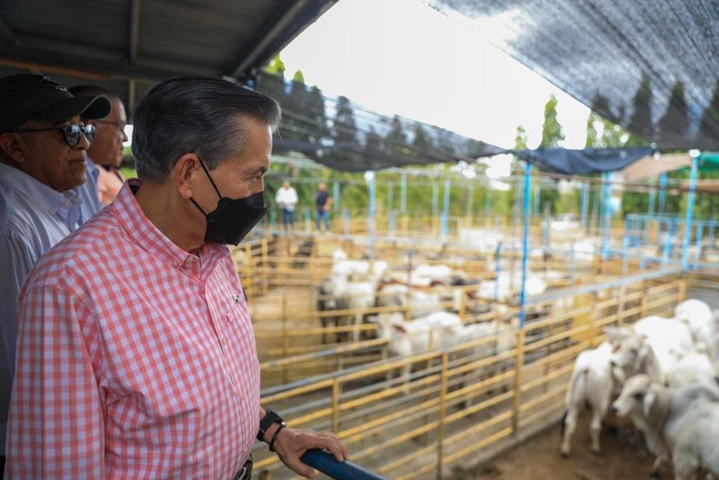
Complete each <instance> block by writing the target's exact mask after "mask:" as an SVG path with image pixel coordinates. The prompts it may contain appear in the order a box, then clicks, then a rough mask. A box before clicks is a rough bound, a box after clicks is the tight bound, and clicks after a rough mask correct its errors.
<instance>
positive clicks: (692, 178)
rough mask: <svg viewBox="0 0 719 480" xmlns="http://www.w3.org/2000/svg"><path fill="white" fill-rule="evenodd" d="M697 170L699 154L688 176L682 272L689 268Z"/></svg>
mask: <svg viewBox="0 0 719 480" xmlns="http://www.w3.org/2000/svg"><path fill="white" fill-rule="evenodd" d="M698 170H699V153H697V154H696V155H694V156H693V157H692V170H691V173H690V175H689V197H688V198H687V219H686V223H685V225H684V248H683V249H682V270H684V271H686V270H687V269H688V267H689V240H690V239H691V236H692V220H693V218H694V197H695V195H696V189H697V172H698Z"/></svg>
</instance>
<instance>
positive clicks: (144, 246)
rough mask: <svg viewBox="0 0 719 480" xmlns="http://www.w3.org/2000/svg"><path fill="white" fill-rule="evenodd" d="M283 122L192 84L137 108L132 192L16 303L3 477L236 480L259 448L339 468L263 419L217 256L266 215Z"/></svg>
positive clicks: (173, 84) (233, 94)
mask: <svg viewBox="0 0 719 480" xmlns="http://www.w3.org/2000/svg"><path fill="white" fill-rule="evenodd" d="M279 117H280V111H279V106H278V105H277V103H276V102H275V101H274V100H272V99H270V98H269V97H266V96H264V95H262V94H259V93H256V92H253V91H251V90H248V89H245V88H242V87H239V86H237V85H234V84H232V83H229V82H226V81H224V80H219V79H211V78H203V77H184V78H177V79H173V80H169V81H166V82H163V83H162V84H160V85H158V86H156V87H154V88H153V89H152V90H150V91H149V92H148V93H147V94H146V95H145V97H144V98H143V99H142V100H141V101H140V103H139V105H138V107H137V109H136V111H135V115H134V127H135V128H134V133H133V146H132V147H133V153H134V156H135V160H136V165H137V172H138V176H139V181H138V180H135V181H128V182H127V183H126V184H125V186H124V187H123V189H122V190H121V192H120V194H119V195H118V196H117V198H116V199H115V201H114V202H113V203H112V204H110V205H109V206H108V207H107V208H105V209H104V210H102V211H101V212H100V213H99V214H97V215H96V216H95V217H94V218H93V219H92V220H90V221H89V222H88V223H86V224H85V226H84V227H83V228H81V229H79V230H78V231H76V232H75V233H74V234H72V235H70V236H69V237H68V238H66V239H65V240H64V241H63V242H61V243H59V244H58V245H56V246H55V248H53V249H52V250H50V251H49V252H48V253H46V254H45V255H43V256H42V257H41V258H40V260H39V261H38V263H37V265H36V267H35V268H34V270H33V271H32V273H31V275H30V277H29V278H28V281H27V282H26V283H25V285H24V287H23V290H22V292H21V294H20V303H19V308H18V313H19V325H18V329H19V333H18V346H17V364H16V375H15V382H14V385H13V391H12V397H11V401H10V414H9V428H8V437H7V444H8V446H7V467H6V476H7V477H8V478H15V479H31V478H32V479H35V478H37V479H39V478H43V479H50V478H69V479H100V478H107V479H110V478H112V479H115V478H142V479H150V478H152V479H190V478H192V479H233V478H234V479H237V478H248V475H249V474H248V468H247V467H248V459H249V458H250V453H251V449H252V446H253V443H254V441H255V437H256V436H257V437H258V438H260V439H261V440H263V441H265V442H267V443H269V444H270V449H271V450H272V451H276V452H277V454H278V455H279V457H280V459H281V460H282V461H283V462H284V463H285V465H287V466H288V467H289V468H291V469H292V470H294V471H295V472H297V473H299V474H300V475H303V476H306V477H312V476H313V475H314V471H313V470H312V468H310V467H309V466H307V465H305V464H304V463H302V462H301V461H300V456H301V455H302V454H303V453H304V452H305V451H306V450H308V449H311V448H324V449H327V450H329V451H330V452H332V453H333V454H334V456H335V458H336V459H337V460H339V461H343V460H344V459H346V458H347V456H348V453H347V449H346V447H345V446H344V445H343V444H342V443H341V442H340V441H339V440H338V438H337V437H336V436H335V435H334V434H332V433H329V432H316V431H311V430H297V429H292V428H289V427H288V428H285V425H284V422H283V421H282V419H281V418H279V416H277V415H276V414H274V412H271V411H269V410H267V411H265V410H264V409H262V408H261V407H260V371H259V362H258V358H257V352H256V347H255V341H254V335H253V331H252V324H251V321H250V317H249V314H248V310H247V305H246V303H245V297H244V295H243V292H242V288H241V286H240V284H239V281H238V279H237V275H236V273H235V269H234V264H233V262H232V258H231V257H230V255H229V251H228V249H227V247H226V246H225V244H229V243H232V244H237V243H239V242H240V240H241V239H242V238H243V237H244V236H245V235H246V234H247V233H248V232H249V231H250V230H251V229H252V227H253V226H254V225H255V224H256V223H257V222H258V221H259V220H260V219H261V218H262V215H263V214H264V212H265V211H266V209H265V207H264V201H263V198H262V192H263V189H264V184H263V176H264V174H265V173H266V172H267V169H268V168H269V163H270V156H271V150H272V133H273V131H274V129H275V128H276V125H277V124H278V122H279ZM258 430H259V434H258Z"/></svg>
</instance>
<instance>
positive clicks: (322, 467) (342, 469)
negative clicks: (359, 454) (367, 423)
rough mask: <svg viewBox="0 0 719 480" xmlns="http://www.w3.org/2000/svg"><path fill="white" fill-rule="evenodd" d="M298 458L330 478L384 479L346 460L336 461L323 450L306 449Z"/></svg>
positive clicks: (350, 479) (353, 479) (351, 479)
mask: <svg viewBox="0 0 719 480" xmlns="http://www.w3.org/2000/svg"><path fill="white" fill-rule="evenodd" d="M300 460H302V462H303V463H306V464H307V465H309V466H310V467H312V468H315V469H317V470H319V471H320V472H322V473H324V474H325V475H327V476H329V477H330V478H335V479H338V480H340V479H341V480H385V479H384V477H380V476H379V475H377V474H375V473H372V472H370V471H367V470H365V469H364V468H362V467H360V466H359V465H356V464H354V463H352V462H350V461H348V460H346V461H344V462H338V461H337V460H336V459H335V457H334V455H332V454H331V453H329V452H326V451H324V450H307V451H306V452H305V453H304V454H303V455H302V456H301V457H300Z"/></svg>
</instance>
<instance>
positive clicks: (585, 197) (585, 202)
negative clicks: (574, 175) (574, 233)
mask: <svg viewBox="0 0 719 480" xmlns="http://www.w3.org/2000/svg"><path fill="white" fill-rule="evenodd" d="M588 213H589V183H586V182H585V183H584V185H582V231H583V232H586V231H587V214H588Z"/></svg>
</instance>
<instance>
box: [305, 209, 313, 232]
mask: <svg viewBox="0 0 719 480" xmlns="http://www.w3.org/2000/svg"><path fill="white" fill-rule="evenodd" d="M311 224H312V215H311V214H310V207H305V233H307V234H309V233H310V231H311V229H312V227H311Z"/></svg>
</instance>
